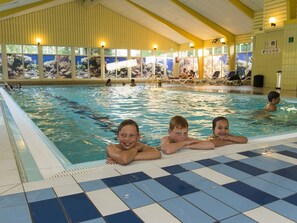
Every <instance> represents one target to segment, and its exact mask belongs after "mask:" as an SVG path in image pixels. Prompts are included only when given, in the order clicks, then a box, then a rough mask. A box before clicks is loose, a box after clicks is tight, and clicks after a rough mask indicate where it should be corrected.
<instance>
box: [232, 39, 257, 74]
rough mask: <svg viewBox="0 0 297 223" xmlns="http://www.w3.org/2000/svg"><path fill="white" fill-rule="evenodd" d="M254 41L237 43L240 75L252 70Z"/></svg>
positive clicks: (237, 68) (237, 65) (237, 62)
mask: <svg viewBox="0 0 297 223" xmlns="http://www.w3.org/2000/svg"><path fill="white" fill-rule="evenodd" d="M252 49H253V44H252V43H241V44H236V52H237V54H236V71H238V74H239V76H240V77H243V76H246V75H247V74H248V73H249V72H252Z"/></svg>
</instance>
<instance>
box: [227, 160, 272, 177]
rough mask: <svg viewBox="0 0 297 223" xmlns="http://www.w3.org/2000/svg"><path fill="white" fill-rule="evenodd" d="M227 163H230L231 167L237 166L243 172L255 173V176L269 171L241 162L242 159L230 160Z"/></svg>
mask: <svg viewBox="0 0 297 223" xmlns="http://www.w3.org/2000/svg"><path fill="white" fill-rule="evenodd" d="M225 165H228V166H230V167H233V168H235V169H237V170H240V171H242V172H245V173H248V174H250V175H253V176H257V175H260V174H264V173H266V172H267V171H264V170H262V169H259V168H256V167H253V166H251V165H248V164H245V163H243V162H240V161H232V162H229V163H225Z"/></svg>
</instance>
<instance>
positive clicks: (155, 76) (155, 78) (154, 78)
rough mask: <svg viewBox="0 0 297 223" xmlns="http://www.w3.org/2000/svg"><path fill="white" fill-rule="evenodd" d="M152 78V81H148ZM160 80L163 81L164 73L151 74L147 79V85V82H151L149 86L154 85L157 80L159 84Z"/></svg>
mask: <svg viewBox="0 0 297 223" xmlns="http://www.w3.org/2000/svg"><path fill="white" fill-rule="evenodd" d="M159 77H160V79H158V78H159ZM150 80H151V82H150V83H148V82H149V81H150ZM159 81H161V82H162V75H156V74H151V75H150V76H149V77H148V78H147V80H146V82H145V85H146V84H149V88H151V86H152V85H153V84H154V83H155V82H156V83H157V84H159Z"/></svg>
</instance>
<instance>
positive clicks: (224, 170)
mask: <svg viewBox="0 0 297 223" xmlns="http://www.w3.org/2000/svg"><path fill="white" fill-rule="evenodd" d="M210 169H213V170H215V171H217V172H219V173H221V174H224V175H226V176H228V177H231V178H233V179H236V180H241V179H245V178H248V177H251V175H250V174H247V173H245V172H242V171H240V170H237V169H235V168H233V167H230V166H227V165H225V164H220V165H215V166H211V167H210Z"/></svg>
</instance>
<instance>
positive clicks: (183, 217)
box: [160, 197, 215, 223]
mask: <svg viewBox="0 0 297 223" xmlns="http://www.w3.org/2000/svg"><path fill="white" fill-rule="evenodd" d="M160 205H161V206H162V207H164V208H165V209H166V210H167V211H169V212H170V213H171V214H172V215H173V216H175V217H176V218H178V219H179V220H180V221H181V222H183V223H194V222H201V223H202V222H203V223H213V222H215V219H213V218H211V217H210V216H209V215H207V214H206V213H204V212H203V211H201V210H200V209H198V208H197V207H195V206H194V205H192V204H191V203H189V202H187V201H185V200H184V199H182V198H180V197H177V198H172V199H170V200H166V201H162V202H160Z"/></svg>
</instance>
